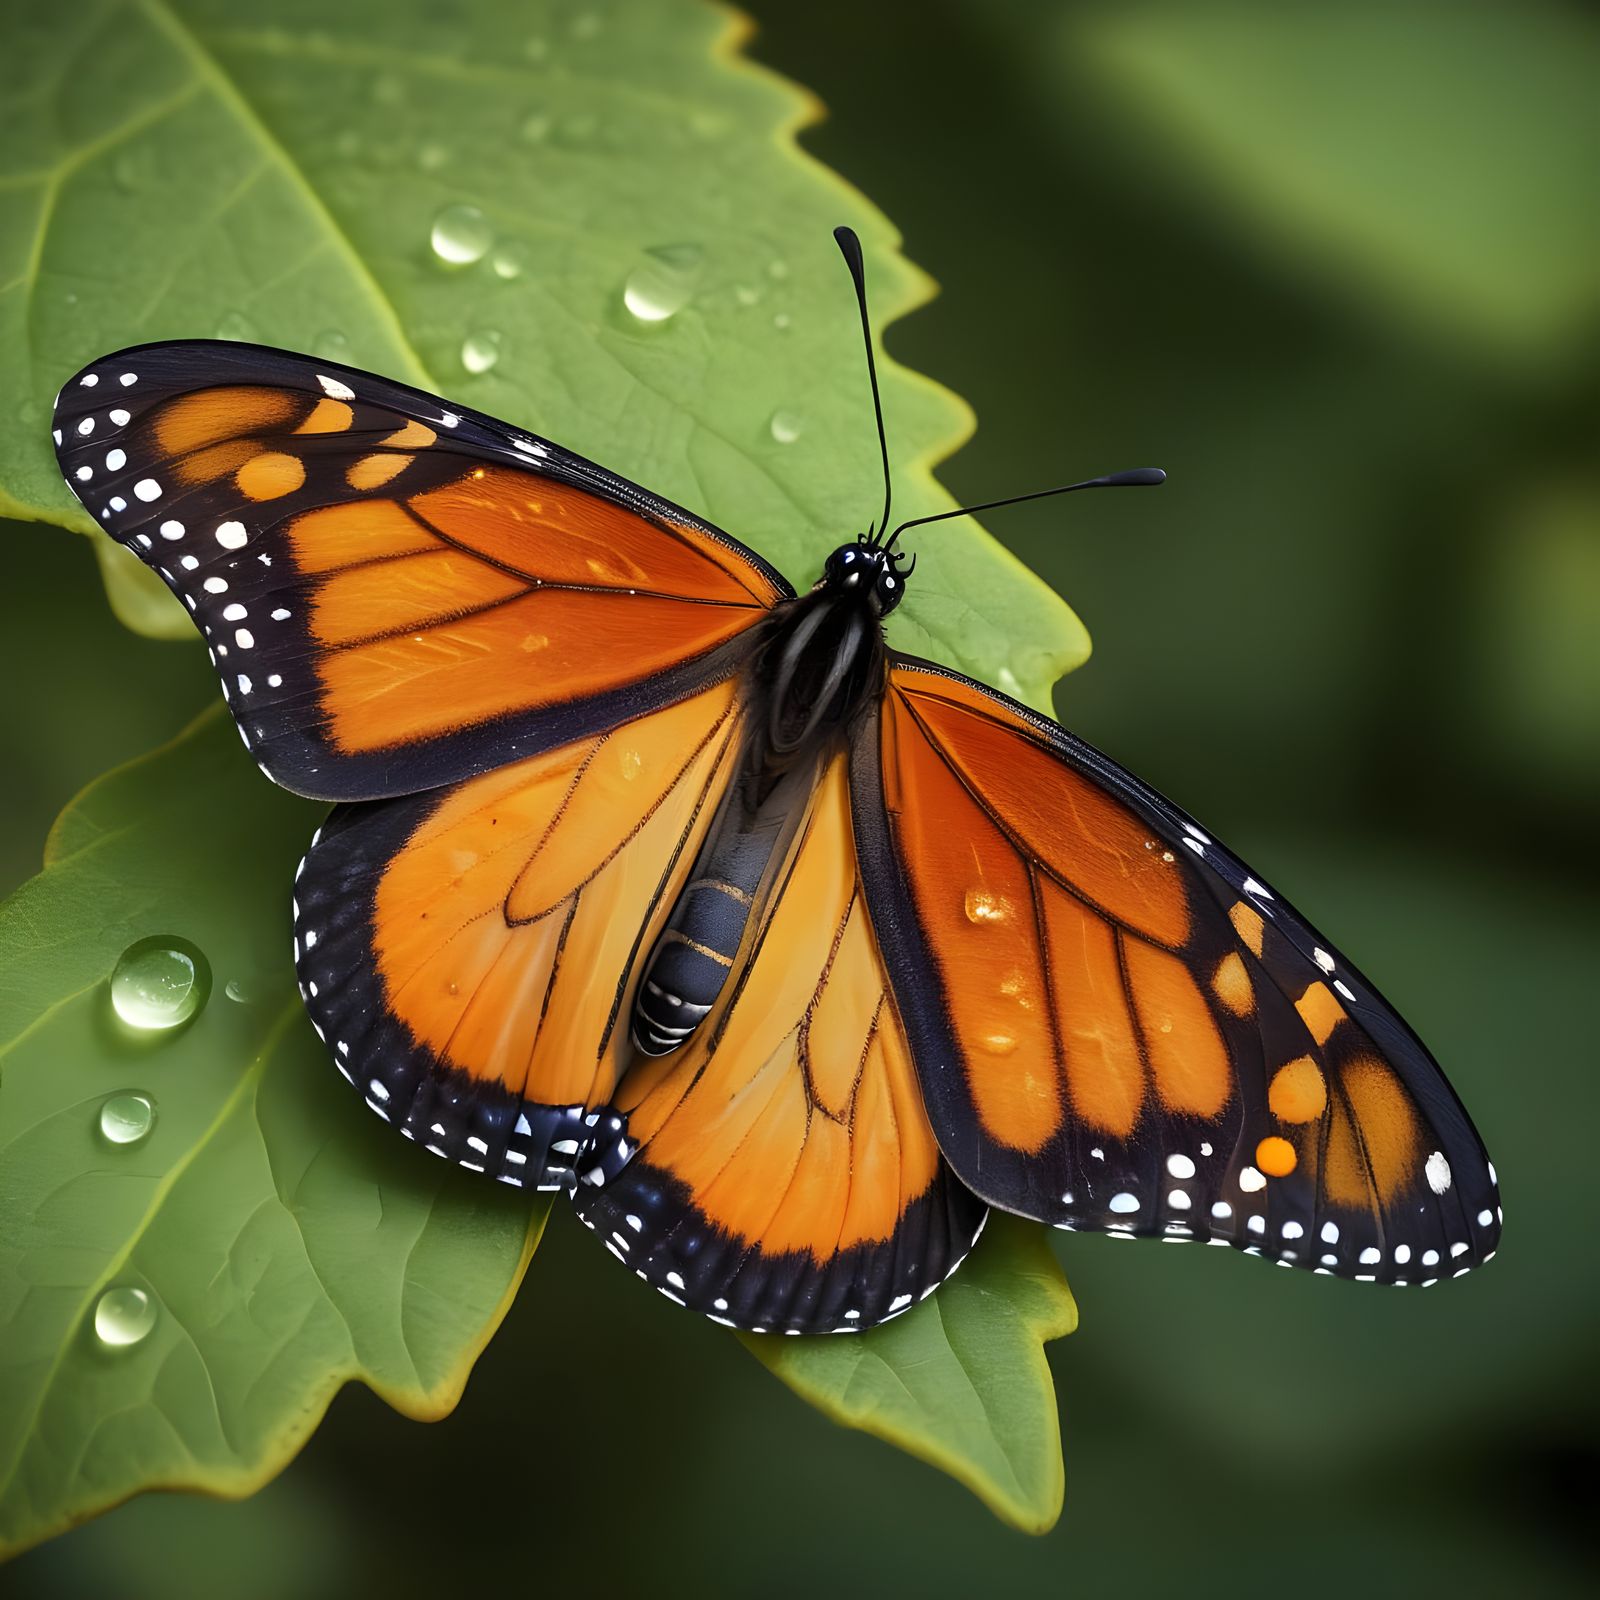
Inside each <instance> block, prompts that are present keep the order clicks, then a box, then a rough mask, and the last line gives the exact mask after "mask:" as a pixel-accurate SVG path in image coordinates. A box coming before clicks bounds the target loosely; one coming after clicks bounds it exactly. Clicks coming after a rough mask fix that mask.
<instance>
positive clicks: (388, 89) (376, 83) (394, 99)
mask: <svg viewBox="0 0 1600 1600" xmlns="http://www.w3.org/2000/svg"><path fill="white" fill-rule="evenodd" d="M405 97H406V86H405V81H404V80H403V79H402V78H398V77H396V76H395V74H394V73H392V72H381V73H379V74H378V76H377V77H376V78H374V79H373V80H372V98H373V101H374V103H375V104H377V105H380V106H397V105H399V104H400V103H401V102H402V101H403V100H404V99H405Z"/></svg>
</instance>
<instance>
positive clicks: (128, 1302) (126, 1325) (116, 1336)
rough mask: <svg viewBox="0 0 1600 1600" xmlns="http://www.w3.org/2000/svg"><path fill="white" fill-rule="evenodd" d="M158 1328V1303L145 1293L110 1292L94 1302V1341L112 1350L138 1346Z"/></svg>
mask: <svg viewBox="0 0 1600 1600" xmlns="http://www.w3.org/2000/svg"><path fill="white" fill-rule="evenodd" d="M155 1325H156V1303H155V1301H154V1300H152V1299H151V1298H150V1296H149V1295H148V1294H146V1293H145V1292H144V1290H143V1289H135V1288H132V1287H131V1286H130V1287H125V1288H121V1289H107V1290H106V1292H105V1293H104V1294H103V1295H101V1296H100V1298H99V1299H98V1300H97V1301H96V1302H95V1307H94V1333H95V1337H96V1338H97V1339H98V1340H99V1341H100V1343H101V1344H104V1345H110V1346H111V1347H112V1348H113V1349H119V1350H120V1349H124V1348H126V1347H127V1346H128V1345H130V1344H138V1343H139V1341H140V1340H141V1339H143V1338H145V1337H146V1336H147V1335H148V1334H149V1332H150V1330H151V1329H152V1328H153V1327H155Z"/></svg>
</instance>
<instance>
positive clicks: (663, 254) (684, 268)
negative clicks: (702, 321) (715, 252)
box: [622, 244, 705, 323]
mask: <svg viewBox="0 0 1600 1600" xmlns="http://www.w3.org/2000/svg"><path fill="white" fill-rule="evenodd" d="M704 260H705V255H704V252H703V251H702V250H701V249H700V247H699V245H694V244H672V245H662V246H660V247H659V248H657V249H654V250H647V251H646V252H645V255H644V259H643V260H642V261H641V262H640V263H639V265H638V266H636V267H635V268H634V269H633V271H632V272H630V273H629V274H628V281H627V283H625V284H624V285H623V289H622V303H623V305H625V306H626V307H627V308H628V310H629V311H630V312H631V313H632V314H633V316H634V317H635V318H636V319H637V320H638V321H640V322H645V323H655V322H665V321H666V320H667V318H668V317H671V316H674V315H675V314H676V313H677V312H679V311H681V310H683V308H684V307H685V306H686V305H688V303H689V298H690V296H691V295H693V293H694V289H695V284H696V283H697V282H698V281H699V278H700V267H701V264H702V262H703V261H704Z"/></svg>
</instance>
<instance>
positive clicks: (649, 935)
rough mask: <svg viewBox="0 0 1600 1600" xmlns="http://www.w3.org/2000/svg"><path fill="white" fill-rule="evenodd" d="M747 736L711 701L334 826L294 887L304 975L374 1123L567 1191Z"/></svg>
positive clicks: (723, 693) (312, 1008) (472, 1165)
mask: <svg viewBox="0 0 1600 1600" xmlns="http://www.w3.org/2000/svg"><path fill="white" fill-rule="evenodd" d="M738 725H739V707H738V704H737V700H736V695H735V690H734V686H733V684H732V683H729V682H723V683H719V684H714V685H712V686H711V687H709V688H707V689H704V690H702V691H700V692H699V693H698V694H696V695H694V696H691V697H690V698H688V699H686V700H682V701H679V702H677V703H675V704H673V705H671V706H668V707H665V708H663V709H662V710H659V711H655V712H652V713H650V714H648V715H646V716H644V717H639V718H636V719H634V720H632V721H630V722H627V723H625V724H623V725H622V726H620V727H618V728H616V729H613V730H610V731H609V732H606V733H603V734H598V735H595V736H592V737H590V738H586V739H582V740H578V741H575V742H573V743H571V744H568V745H564V746H561V747H559V748H557V749H555V750H552V751H547V752H544V753H543V754H540V755H537V756H527V757H524V758H523V759H521V760H520V761H513V762H511V763H509V764H508V765H506V766H503V767H499V768H496V769H495V770H494V771H491V772H488V773H485V774H482V775H481V776H479V777H476V778H469V779H465V780H463V781H462V782H460V783H456V784H453V785H449V786H447V787H445V788H442V789H439V790H434V791H432V792H429V793H426V794H421V795H406V796H402V797H398V798H396V799H392V800H383V801H374V802H368V803H365V804H360V805H344V806H339V807H337V808H336V809H335V811H334V813H333V815H332V817H331V818H330V820H329V822H328V823H327V825H326V826H325V827H324V828H323V829H322V830H321V832H320V833H319V835H318V836H317V838H316V839H315V840H314V841H313V843H312V847H311V849H310V851H309V853H308V854H307V856H306V858H305V860H304V862H303V863H302V864H301V868H300V871H299V872H298V874H297V875H296V881H295V907H294V911H295V961H296V966H297V969H298V973H299V978H300V986H301V991H302V993H303V995H304V997H305V1003H306V1008H307V1010H308V1012H309V1013H310V1016H311V1019H312V1022H313V1025H314V1026H315V1027H316V1029H317V1032H318V1033H319V1034H320V1035H321V1037H322V1038H323V1040H324V1041H325V1042H326V1044H327V1046H328V1048H329V1050H330V1051H331V1052H332V1054H333V1059H334V1061H335V1062H336V1063H337V1065H338V1067H339V1070H340V1071H341V1072H342V1073H343V1074H344V1075H345V1077H346V1078H347V1079H349V1080H350V1081H351V1082H352V1083H354V1084H355V1086H356V1087H357V1088H358V1089H359V1090H360V1091H361V1093H362V1095H363V1096H364V1097H365V1099H366V1101H367V1104H368V1105H369V1106H370V1107H371V1108H372V1110H373V1111H375V1112H376V1113H377V1114H378V1115H379V1116H381V1117H383V1118H384V1119H385V1120H386V1121H389V1122H392V1123H394V1124H395V1125H396V1126H397V1127H398V1128H399V1129H400V1131H401V1132H402V1133H404V1134H405V1135H406V1136H407V1137H409V1138H413V1139H415V1140H416V1141H417V1142H418V1143H420V1144H422V1145H423V1146H425V1147H426V1148H427V1149H429V1150H431V1151H432V1152H433V1153H434V1154H435V1155H439V1156H443V1157H445V1158H447V1159H449V1160H452V1161H456V1162H459V1163H460V1164H461V1165H462V1166H465V1167H467V1168H469V1169H470V1170H472V1171H475V1172H486V1173H488V1174H490V1175H492V1176H495V1177H498V1178H500V1179H501V1180H502V1181H503V1182H506V1183H509V1184H513V1185H515V1186H518V1187H530V1188H552V1189H557V1188H569V1187H570V1186H571V1185H572V1183H573V1181H574V1171H575V1168H576V1167H577V1166H578V1164H579V1162H580V1156H581V1152H582V1151H583V1149H584V1148H585V1147H586V1146H587V1145H588V1144H589V1143H590V1142H591V1141H592V1139H593V1138H594V1137H595V1136H596V1128H597V1126H599V1123H598V1113H597V1110H596V1108H597V1107H600V1106H603V1105H604V1104H605V1102H606V1101H607V1099H608V1098H609V1097H610V1095H611V1093H612V1091H613V1089H614V1088H615V1086H616V1082H617V1077H618V1072H619V1068H618V1061H619V1059H620V1058H619V1053H618V1052H619V1049H621V1048H623V1045H624V1041H625V1039H626V1034H627V1026H628V1012H627V1009H626V1004H625V1002H626V1001H627V999H628V998H630V996H631V985H632V983H633V982H634V970H635V966H636V963H637V962H638V961H639V960H640V959H642V957H643V956H644V955H646V954H648V952H649V949H650V946H651V944H652V942H653V940H654V937H655V934H656V933H657V932H658V931H659V929H660V926H661V924H662V922H663V921H664V920H665V918H666V916H667V913H668V912H669V911H670V909H671V907H672V903H673V901H674V899H675V897H676V895H677V893H678V891H679V889H681V887H682V884H683V879H684V876H685V874H686V873H687V871H688V870H689V865H690V863H691V862H692V861H693V859H694V851H695V849H696V847H697V845H698V842H699V840H700V838H701V836H702V834H703V832H704V829H705V826H706V824H707V822H708V820H709V818H710V816H711V814H712V812H713V811H714V810H715V807H716V800H717V797H718V796H719V794H720V793H721V790H722V787H723V785H724V784H725V782H726V780H727V773H728V768H729V764H730V762H731V760H732V752H733V750H734V748H735V745H736V741H737V737H738V733H737V730H738ZM600 1131H601V1132H604V1131H605V1129H604V1128H601V1129H600Z"/></svg>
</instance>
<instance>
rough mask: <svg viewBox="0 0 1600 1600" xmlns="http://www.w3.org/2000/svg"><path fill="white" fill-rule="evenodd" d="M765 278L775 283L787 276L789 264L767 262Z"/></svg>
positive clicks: (784, 262) (779, 261) (785, 262)
mask: <svg viewBox="0 0 1600 1600" xmlns="http://www.w3.org/2000/svg"><path fill="white" fill-rule="evenodd" d="M767 276H768V277H769V278H772V279H774V280H775V281H777V282H782V280H783V279H785V278H787V277H788V276H789V263H788V262H787V261H783V260H778V261H769V262H768V263H767Z"/></svg>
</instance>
